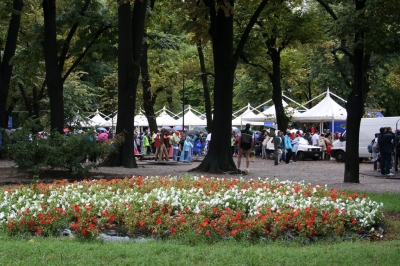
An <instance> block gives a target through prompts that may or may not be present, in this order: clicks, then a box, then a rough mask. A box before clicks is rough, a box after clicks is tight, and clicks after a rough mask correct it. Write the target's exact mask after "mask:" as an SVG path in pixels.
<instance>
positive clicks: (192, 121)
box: [184, 105, 207, 128]
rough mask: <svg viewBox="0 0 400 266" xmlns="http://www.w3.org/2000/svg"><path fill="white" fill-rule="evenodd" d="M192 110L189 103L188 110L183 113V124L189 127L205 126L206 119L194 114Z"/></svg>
mask: <svg viewBox="0 0 400 266" xmlns="http://www.w3.org/2000/svg"><path fill="white" fill-rule="evenodd" d="M192 110H193V108H192V107H191V106H190V105H189V107H188V111H187V112H186V114H185V115H184V119H185V125H189V128H191V127H193V126H206V125H207V121H206V120H205V119H201V118H200V117H198V116H197V115H195V113H193V111H192Z"/></svg>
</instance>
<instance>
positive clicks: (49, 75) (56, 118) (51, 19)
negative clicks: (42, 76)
mask: <svg viewBox="0 0 400 266" xmlns="http://www.w3.org/2000/svg"><path fill="white" fill-rule="evenodd" d="M43 14H44V41H43V49H44V59H45V63H46V82H47V88H48V93H49V99H50V125H51V130H52V131H58V132H59V133H61V134H63V128H64V99H63V82H62V77H61V69H60V68H59V66H58V53H57V33H56V0H43Z"/></svg>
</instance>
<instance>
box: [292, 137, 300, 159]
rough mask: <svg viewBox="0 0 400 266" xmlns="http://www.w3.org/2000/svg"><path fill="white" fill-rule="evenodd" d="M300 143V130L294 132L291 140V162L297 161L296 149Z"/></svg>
mask: <svg viewBox="0 0 400 266" xmlns="http://www.w3.org/2000/svg"><path fill="white" fill-rule="evenodd" d="M299 144H300V132H299V131H297V132H296V137H295V138H294V139H293V140H292V157H293V162H295V163H297V150H298V148H299Z"/></svg>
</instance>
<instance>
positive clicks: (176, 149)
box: [170, 131, 181, 162]
mask: <svg viewBox="0 0 400 266" xmlns="http://www.w3.org/2000/svg"><path fill="white" fill-rule="evenodd" d="M180 140H181V138H180V132H179V131H175V132H174V134H172V136H171V138H170V143H171V146H172V149H173V153H172V160H173V161H176V162H177V161H178V153H179V141H180Z"/></svg>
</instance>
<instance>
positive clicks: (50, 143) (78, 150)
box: [6, 130, 112, 175]
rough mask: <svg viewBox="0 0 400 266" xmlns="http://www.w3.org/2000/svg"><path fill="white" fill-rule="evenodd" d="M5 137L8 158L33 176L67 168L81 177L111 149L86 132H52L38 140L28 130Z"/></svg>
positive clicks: (108, 144) (94, 166)
mask: <svg viewBox="0 0 400 266" xmlns="http://www.w3.org/2000/svg"><path fill="white" fill-rule="evenodd" d="M8 138H9V140H10V141H8V142H7V143H8V144H7V147H6V148H7V150H8V153H9V156H10V157H11V158H13V159H14V162H15V163H16V164H17V166H18V168H19V169H23V170H32V171H33V172H34V173H40V172H41V171H43V170H44V169H45V168H46V167H50V168H61V169H67V170H68V171H69V172H72V173H73V174H75V175H80V174H84V173H87V172H89V171H90V169H92V168H96V167H97V165H98V164H97V162H96V159H97V161H98V160H101V159H103V158H104V156H105V155H106V154H109V153H110V152H111V150H112V147H111V145H110V143H104V144H101V143H98V142H96V140H95V139H94V137H93V136H92V135H90V134H89V133H86V134H76V135H65V136H64V135H61V134H59V133H52V134H51V135H49V136H48V137H47V138H39V137H37V136H32V134H30V133H29V131H26V130H17V131H16V132H14V133H12V134H11V135H9V136H8ZM87 160H89V162H88V163H87V162H86V161H87Z"/></svg>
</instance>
